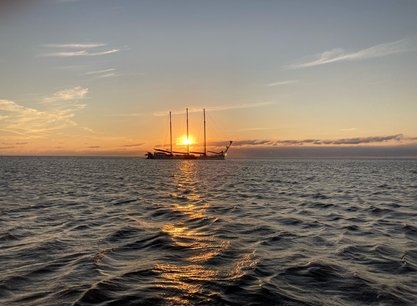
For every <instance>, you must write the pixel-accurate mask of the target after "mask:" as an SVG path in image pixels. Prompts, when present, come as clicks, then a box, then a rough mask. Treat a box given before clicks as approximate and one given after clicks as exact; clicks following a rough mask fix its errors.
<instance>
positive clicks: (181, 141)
mask: <svg viewBox="0 0 417 306" xmlns="http://www.w3.org/2000/svg"><path fill="white" fill-rule="evenodd" d="M194 143H195V141H194V138H193V137H192V136H188V138H187V136H185V135H184V136H182V137H180V138H179V139H178V141H177V144H179V145H183V146H187V145H192V144H194Z"/></svg>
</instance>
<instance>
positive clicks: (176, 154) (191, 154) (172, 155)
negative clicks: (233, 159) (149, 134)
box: [145, 108, 233, 160]
mask: <svg viewBox="0 0 417 306" xmlns="http://www.w3.org/2000/svg"><path fill="white" fill-rule="evenodd" d="M185 112H186V121H187V138H186V139H187V151H186V152H180V151H173V149H172V119H171V112H169V138H170V149H169V150H164V149H158V148H154V152H148V153H146V154H145V156H146V158H147V159H202V160H223V159H225V158H226V156H227V151H228V150H229V148H230V146H231V145H232V143H233V142H232V141H230V142H229V144H228V145H227V146H226V148H225V149H224V150H222V151H220V152H213V151H207V131H206V110H205V109H203V117H204V147H203V152H196V151H190V143H189V131H188V108H186V110H185Z"/></svg>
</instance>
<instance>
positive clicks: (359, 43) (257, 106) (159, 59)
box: [0, 0, 417, 157]
mask: <svg viewBox="0 0 417 306" xmlns="http://www.w3.org/2000/svg"><path fill="white" fill-rule="evenodd" d="M0 71H1V73H0V155H122V156H143V154H144V152H146V151H148V150H152V149H153V148H154V147H159V148H161V147H168V146H169V117H168V112H169V111H172V113H173V116H172V120H173V122H172V123H173V134H174V146H175V147H176V149H177V150H184V145H183V144H182V138H183V136H184V135H185V108H186V107H188V108H189V110H190V114H189V117H190V134H191V136H192V140H193V144H192V149H194V150H198V148H199V147H200V146H201V143H202V136H203V114H202V109H203V108H205V109H206V112H207V133H208V136H207V137H208V145H209V147H210V149H212V150H219V149H221V148H222V147H223V146H224V145H225V144H226V143H227V142H228V141H229V140H233V141H234V145H233V147H232V148H231V150H230V156H236V157H251V156H252V157H253V156H267V157H274V156H278V157H279V156H286V157H287V156H288V157H291V156H362V155H365V156H368V155H372V156H417V120H416V118H417V1H415V0H413V1H411V0H391V1H387V0H374V1H366V0H365V1H364V0H360V1H359V0H352V1H337V0H332V1H330V0H328V1H324V0H322V1H320V0H318V1H308V0H305V1H302V0H298V1H292V0H291V1H290V0H288V1H279V0H275V1H272V0H258V1H249V0H222V1H216V0H211V1H202V0H194V1H191V0H189V1H185V0H165V1H160V0H149V1H140V0H118V1H116V0H38V1H36V0H26V1H24V0H18V1H12V0H9V1H8V0H3V1H0Z"/></svg>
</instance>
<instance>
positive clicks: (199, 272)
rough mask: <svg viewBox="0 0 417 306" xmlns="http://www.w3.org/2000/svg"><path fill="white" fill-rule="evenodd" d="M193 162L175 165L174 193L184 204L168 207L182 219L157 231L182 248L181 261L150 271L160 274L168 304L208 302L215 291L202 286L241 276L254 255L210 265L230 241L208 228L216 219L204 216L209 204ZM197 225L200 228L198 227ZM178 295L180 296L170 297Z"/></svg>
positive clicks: (177, 259) (250, 264)
mask: <svg viewBox="0 0 417 306" xmlns="http://www.w3.org/2000/svg"><path fill="white" fill-rule="evenodd" d="M196 171H197V167H196V163H195V162H193V161H181V162H179V163H178V168H177V173H176V175H175V180H176V186H177V193H176V194H174V196H178V195H179V194H185V201H182V202H181V203H176V204H173V205H172V206H171V210H172V212H173V213H176V214H178V213H180V214H182V215H184V216H185V218H184V219H181V220H179V221H174V222H169V223H166V224H164V225H163V226H162V228H161V230H162V231H163V232H164V233H166V234H167V235H169V236H170V237H171V239H172V241H173V242H174V243H175V245H176V246H177V247H180V248H183V249H184V250H186V252H183V253H182V254H183V255H182V256H181V258H176V259H175V261H172V263H161V264H157V265H155V266H154V271H155V272H158V273H160V277H161V279H162V280H161V281H160V283H159V284H158V286H159V287H160V288H161V289H162V291H163V292H167V293H166V296H165V300H166V301H167V302H168V303H169V304H178V305H187V304H192V303H191V301H192V300H193V299H192V297H193V296H195V295H198V296H199V298H200V299H201V298H203V297H206V299H207V302H209V301H210V300H211V297H212V295H214V294H216V292H209V290H207V288H205V287H206V285H207V284H210V283H211V282H218V281H231V280H234V279H238V278H239V277H241V276H243V275H244V271H243V270H244V269H245V268H254V267H255V266H256V261H255V260H254V253H249V254H245V255H243V256H242V257H241V259H240V260H238V261H236V262H235V263H234V264H232V265H226V266H224V267H222V265H220V266H219V265H214V264H210V260H212V259H214V258H216V257H221V256H222V254H223V253H224V252H225V251H227V250H228V249H229V247H230V245H231V241H229V240H222V239H220V238H218V237H216V236H215V235H213V234H211V233H212V231H211V230H210V226H212V225H213V224H214V223H215V222H216V221H217V220H218V219H217V218H216V217H214V216H211V215H209V214H208V213H207V210H208V209H209V205H210V204H209V203H208V201H207V200H206V199H204V196H203V195H202V194H200V193H199V192H198V188H197V186H198V184H200V183H201V182H200V181H199V178H198V176H197V172H196ZM200 223H203V224H204V225H203V226H201V225H200ZM171 292H181V294H180V295H179V294H171Z"/></svg>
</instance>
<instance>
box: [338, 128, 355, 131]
mask: <svg viewBox="0 0 417 306" xmlns="http://www.w3.org/2000/svg"><path fill="white" fill-rule="evenodd" d="M356 130H357V128H348V129H340V131H342V132H353V131H356Z"/></svg>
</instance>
